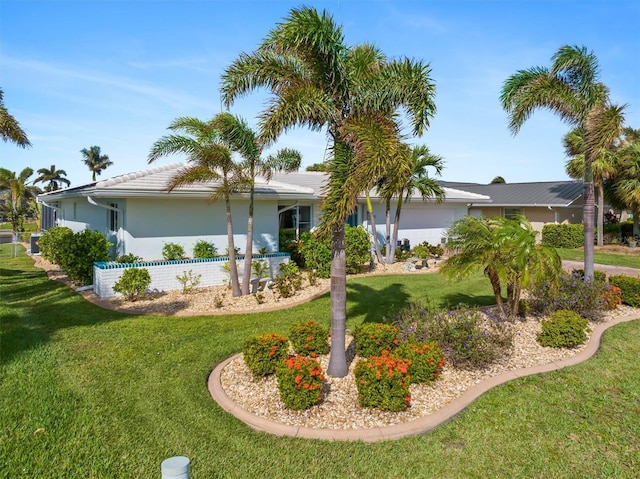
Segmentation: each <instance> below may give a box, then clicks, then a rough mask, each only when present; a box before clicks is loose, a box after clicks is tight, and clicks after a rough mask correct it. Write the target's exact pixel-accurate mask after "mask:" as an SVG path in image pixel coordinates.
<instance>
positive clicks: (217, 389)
mask: <svg viewBox="0 0 640 479" xmlns="http://www.w3.org/2000/svg"><path fill="white" fill-rule="evenodd" d="M639 316H640V314H638V313H634V314H633V315H631V314H627V315H623V316H619V317H618V318H615V319H613V320H611V321H608V322H606V323H601V324H598V325H596V326H595V327H594V329H593V331H592V333H591V338H590V339H589V343H588V344H587V346H586V347H585V348H584V349H583V350H582V351H580V352H579V353H578V354H576V355H575V356H572V357H570V358H567V359H563V360H561V361H555V362H551V363H547V364H541V365H538V366H530V367H528V368H522V369H516V370H514V371H506V372H504V373H501V374H498V375H496V376H493V377H491V378H488V379H486V380H484V381H481V382H480V383H478V384H476V385H475V386H473V387H472V388H470V389H468V390H467V391H465V392H464V393H463V394H462V395H461V396H459V397H458V398H456V399H454V400H453V401H451V402H450V403H449V404H447V405H446V406H444V407H442V408H441V409H439V410H438V411H436V412H434V413H433V414H429V415H428V416H424V417H421V418H419V419H414V420H413V421H409V422H406V423H402V424H396V425H394V426H388V427H375V428H367V429H349V430H336V429H313V428H307V427H301V426H289V425H286V424H281V423H278V422H275V421H272V420H269V419H266V418H263V417H260V416H256V415H255V414H252V413H250V412H248V411H247V410H245V409H243V408H241V407H240V406H238V405H237V404H236V403H235V402H233V401H232V400H231V399H229V397H228V396H227V395H226V393H225V392H224V390H223V389H222V383H221V381H220V375H221V373H222V370H223V369H224V368H225V367H226V365H227V364H229V362H231V361H232V360H233V359H235V358H236V357H237V356H239V354H236V355H234V356H232V357H230V358H228V359H227V360H225V361H223V362H222V363H220V364H218V365H217V366H216V367H215V369H214V370H213V371H212V372H211V374H210V376H209V380H208V382H207V385H208V388H209V392H210V394H211V397H212V398H213V399H214V400H215V401H216V402H217V403H218V404H219V405H220V407H222V409H224V410H225V411H227V412H229V413H231V414H233V415H234V416H235V417H237V418H238V419H240V420H241V421H242V422H244V423H245V424H247V425H249V426H251V427H252V428H253V429H256V430H258V431H264V432H268V433H271V434H274V435H276V436H292V437H299V438H306V439H325V440H334V441H357V440H360V441H365V442H376V441H382V440H388V439H400V438H403V437H407V436H414V435H418V434H424V433H426V432H429V431H431V430H432V429H434V428H436V427H437V426H439V425H441V424H443V423H445V422H446V421H448V420H449V419H451V418H452V417H454V416H456V415H457V414H459V413H460V412H461V411H462V410H464V409H465V408H466V407H467V406H468V405H469V404H471V403H472V402H473V401H474V400H476V399H477V398H478V397H480V396H481V395H482V394H484V393H485V392H487V391H488V390H489V389H491V388H494V387H495V386H498V385H500V384H502V383H505V382H507V381H511V380H513V379H517V378H521V377H525V376H530V375H532V374H538V373H546V372H550V371H557V370H559V369H563V368H566V367H567V366H573V365H575V364H579V363H581V362H583V361H586V360H587V359H589V358H590V357H592V356H593V355H594V354H595V353H596V352H597V351H598V349H599V348H600V342H601V339H602V334H603V333H604V332H605V331H606V330H607V329H609V328H610V327H612V326H616V325H618V324H620V323H625V322H628V321H633V320H635V319H638V317H639Z"/></svg>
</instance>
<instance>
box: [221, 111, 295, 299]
mask: <svg viewBox="0 0 640 479" xmlns="http://www.w3.org/2000/svg"><path fill="white" fill-rule="evenodd" d="M213 124H214V127H215V128H216V129H217V131H218V133H219V135H220V137H221V138H222V139H223V141H225V142H226V143H227V144H228V145H229V146H230V148H231V150H232V151H234V152H238V153H239V154H240V155H241V156H242V157H243V158H244V159H245V161H244V163H243V164H241V165H239V166H240V168H241V169H242V170H243V175H244V177H245V181H244V182H243V184H244V186H245V188H248V190H249V215H248V220H247V244H246V252H245V256H244V271H243V276H242V285H241V291H242V294H243V295H244V294H249V292H250V291H249V284H250V279H251V262H252V257H253V210H254V195H255V184H256V182H255V180H256V176H261V177H263V178H264V179H266V180H267V181H269V180H271V178H272V177H273V174H274V173H276V172H280V171H287V172H291V171H296V170H298V168H300V163H301V160H302V157H301V155H300V152H299V151H297V150H293V149H290V148H283V149H281V150H278V151H277V152H276V154H275V155H269V156H267V158H265V159H263V158H262V157H261V154H262V145H261V143H260V142H259V140H258V138H257V135H256V134H255V132H254V131H253V130H252V129H251V128H249V125H248V124H247V123H246V122H245V121H244V120H242V119H241V118H238V117H236V116H234V115H232V114H230V113H220V114H219V115H217V116H216V117H215V119H214V121H213ZM238 186H240V184H239V185H238Z"/></svg>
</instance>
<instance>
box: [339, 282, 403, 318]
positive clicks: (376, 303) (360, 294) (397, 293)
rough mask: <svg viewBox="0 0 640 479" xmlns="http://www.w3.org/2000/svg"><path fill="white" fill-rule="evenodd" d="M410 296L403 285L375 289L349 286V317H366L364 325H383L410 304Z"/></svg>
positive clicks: (393, 284) (397, 284) (357, 285)
mask: <svg viewBox="0 0 640 479" xmlns="http://www.w3.org/2000/svg"><path fill="white" fill-rule="evenodd" d="M409 299H410V295H409V293H407V291H406V287H405V286H404V285H403V284H401V283H392V284H389V285H388V286H385V287H384V288H383V289H374V288H371V287H369V286H366V285H364V284H360V283H352V284H347V317H348V318H353V317H357V316H364V319H363V320H362V322H363V323H381V322H385V321H390V320H391V317H392V316H393V315H394V314H395V313H397V312H398V311H400V310H401V309H402V308H404V307H405V306H407V305H408V304H409Z"/></svg>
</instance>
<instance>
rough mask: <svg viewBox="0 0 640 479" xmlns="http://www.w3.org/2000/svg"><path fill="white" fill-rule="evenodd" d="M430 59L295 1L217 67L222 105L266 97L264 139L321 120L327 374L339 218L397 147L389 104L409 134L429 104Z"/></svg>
mask: <svg viewBox="0 0 640 479" xmlns="http://www.w3.org/2000/svg"><path fill="white" fill-rule="evenodd" d="M429 73H430V70H429V68H428V67H427V66H426V65H424V64H422V63H419V62H415V61H413V60H410V59H400V60H395V61H390V60H387V58H386V57H385V56H384V55H383V54H382V52H380V51H379V50H378V49H377V48H375V47H373V46H372V45H359V46H355V47H348V46H347V45H346V44H345V43H344V37H343V34H342V29H341V28H340V27H339V26H337V25H336V24H335V23H334V21H333V19H332V18H331V16H330V15H329V14H328V13H326V12H324V11H323V12H322V13H321V14H319V13H318V12H317V11H316V10H315V9H312V8H308V7H301V8H299V9H293V10H291V12H290V14H289V16H288V17H287V18H286V19H285V20H284V21H283V22H281V23H279V24H277V26H276V27H275V28H273V29H272V30H271V31H270V32H269V33H268V34H267V36H266V38H265V39H264V40H263V42H262V44H261V45H260V46H259V48H258V49H257V50H256V51H255V52H253V53H251V54H245V53H243V54H241V55H240V57H239V58H238V59H237V60H235V61H234V62H233V63H232V64H231V65H230V66H229V67H228V68H227V69H226V70H225V72H224V74H223V77H222V89H221V90H222V97H223V100H224V102H225V104H226V105H227V106H229V105H231V104H232V103H233V101H234V100H235V99H236V98H238V97H240V96H242V95H245V94H247V93H249V92H250V91H253V90H255V89H257V88H260V87H265V88H267V89H268V90H269V91H270V92H271V93H272V98H271V100H270V102H269V103H268V105H267V107H266V109H265V110H264V111H263V112H262V113H261V115H260V130H261V137H262V138H264V140H265V142H272V141H275V139H276V138H277V137H278V136H279V135H280V134H281V133H282V132H284V131H286V130H287V129H289V128H291V127H294V126H307V127H309V128H311V129H312V130H315V131H320V130H322V129H323V128H326V131H327V135H328V140H329V144H330V148H329V149H330V152H331V158H330V160H329V161H328V171H329V178H328V181H327V183H326V185H325V188H324V195H325V200H324V203H323V210H322V230H323V231H324V232H330V234H331V249H332V260H331V334H332V335H331V341H332V347H331V357H330V361H329V367H328V374H330V375H332V376H338V377H342V376H345V375H346V374H347V370H348V368H347V361H346V355H345V350H344V349H345V348H344V346H345V344H344V343H345V323H346V270H345V249H344V246H345V245H344V223H345V220H346V219H347V217H348V216H349V215H350V214H351V213H352V212H353V210H354V209H355V207H356V205H357V199H358V195H359V194H360V193H361V192H363V191H367V190H368V189H370V188H371V187H372V186H373V185H375V182H376V181H377V179H378V178H381V177H383V176H384V175H385V173H386V171H387V169H388V165H389V163H391V162H392V161H393V159H394V158H396V157H397V156H398V155H397V152H398V150H399V147H400V139H399V127H398V123H397V118H396V117H395V116H394V113H395V112H396V111H397V110H398V108H399V107H401V106H404V107H405V111H406V117H407V118H408V119H409V122H410V124H411V125H412V126H413V132H414V134H417V135H420V134H422V132H423V131H424V129H425V127H427V126H428V124H429V119H430V117H431V116H432V115H433V113H434V112H435V105H434V103H433V97H434V91H435V87H434V85H433V83H432V81H431V79H430V78H429Z"/></svg>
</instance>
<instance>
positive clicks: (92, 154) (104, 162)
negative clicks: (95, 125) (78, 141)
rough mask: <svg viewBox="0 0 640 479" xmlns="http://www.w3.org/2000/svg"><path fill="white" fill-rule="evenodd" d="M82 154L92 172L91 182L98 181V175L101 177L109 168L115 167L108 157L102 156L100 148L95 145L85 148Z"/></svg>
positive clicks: (81, 151)
mask: <svg viewBox="0 0 640 479" xmlns="http://www.w3.org/2000/svg"><path fill="white" fill-rule="evenodd" d="M80 153H82V161H83V162H84V164H85V165H87V167H88V168H89V171H90V172H91V181H96V175H100V174H101V173H102V172H103V171H104V170H106V169H107V168H108V167H109V166H111V165H113V161H111V160H109V156H108V155H103V154H102V152H101V151H100V147H99V146H95V145H94V146H92V147H90V148H83V149H82V150H80Z"/></svg>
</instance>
